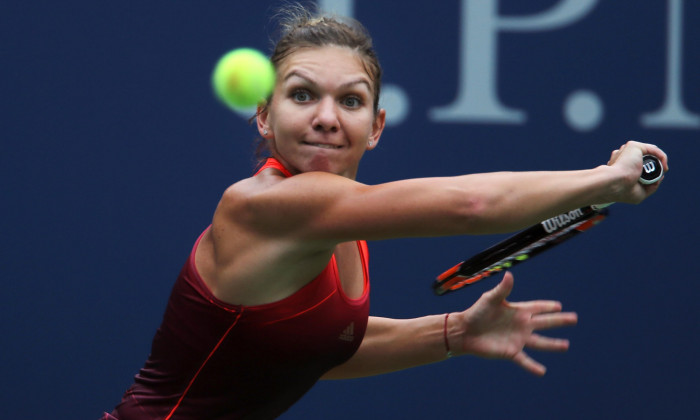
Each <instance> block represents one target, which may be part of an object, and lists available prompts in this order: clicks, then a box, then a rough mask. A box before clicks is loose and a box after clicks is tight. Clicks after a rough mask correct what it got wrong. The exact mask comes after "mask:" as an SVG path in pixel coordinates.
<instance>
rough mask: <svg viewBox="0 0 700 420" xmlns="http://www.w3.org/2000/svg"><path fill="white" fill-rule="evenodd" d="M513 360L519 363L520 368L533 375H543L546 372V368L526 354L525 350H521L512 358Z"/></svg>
mask: <svg viewBox="0 0 700 420" xmlns="http://www.w3.org/2000/svg"><path fill="white" fill-rule="evenodd" d="M513 361H514V362H515V363H516V364H517V365H519V366H520V367H521V368H523V369H525V370H526V371H528V372H530V373H532V374H533V375H537V376H543V375H544V374H545V372H547V368H546V367H545V366H544V365H543V364H541V363H539V362H537V361H536V360H534V359H533V358H531V357H530V356H528V355H527V354H526V353H525V352H523V351H521V352H520V353H518V354H517V355H516V356H515V357H514V358H513Z"/></svg>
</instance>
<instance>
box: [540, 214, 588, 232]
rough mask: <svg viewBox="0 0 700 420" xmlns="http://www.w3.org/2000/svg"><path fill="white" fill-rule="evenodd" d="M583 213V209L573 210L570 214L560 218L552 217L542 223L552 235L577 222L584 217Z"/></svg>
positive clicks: (562, 215) (561, 215)
mask: <svg viewBox="0 0 700 420" xmlns="http://www.w3.org/2000/svg"><path fill="white" fill-rule="evenodd" d="M583 216H584V214H583V211H581V209H576V210H572V211H570V212H568V213H563V214H560V215H559V216H555V217H552V218H551V219H547V220H545V221H544V222H542V227H543V228H544V230H545V231H546V232H547V233H552V232H554V231H556V230H557V229H561V228H563V227H566V226H568V225H570V224H571V223H574V222H576V221H577V220H578V219H580V218H581V217H583Z"/></svg>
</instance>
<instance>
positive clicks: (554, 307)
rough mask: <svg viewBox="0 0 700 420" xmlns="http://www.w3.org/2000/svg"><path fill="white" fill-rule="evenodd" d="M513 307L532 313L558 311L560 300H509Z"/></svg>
mask: <svg viewBox="0 0 700 420" xmlns="http://www.w3.org/2000/svg"><path fill="white" fill-rule="evenodd" d="M510 306H512V307H513V308H518V309H522V310H524V311H527V312H531V313H533V314H540V313H549V312H560V311H561V308H562V305H561V302H558V301H556V300H530V301H527V302H511V303H510Z"/></svg>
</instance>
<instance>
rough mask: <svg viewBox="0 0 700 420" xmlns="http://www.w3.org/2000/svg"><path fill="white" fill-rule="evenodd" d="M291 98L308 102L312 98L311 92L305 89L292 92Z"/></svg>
mask: <svg viewBox="0 0 700 420" xmlns="http://www.w3.org/2000/svg"><path fill="white" fill-rule="evenodd" d="M291 98H292V99H294V100H295V101H296V102H308V101H310V100H311V94H310V93H309V92H308V91H306V90H303V89H297V90H295V91H293V92H292V94H291Z"/></svg>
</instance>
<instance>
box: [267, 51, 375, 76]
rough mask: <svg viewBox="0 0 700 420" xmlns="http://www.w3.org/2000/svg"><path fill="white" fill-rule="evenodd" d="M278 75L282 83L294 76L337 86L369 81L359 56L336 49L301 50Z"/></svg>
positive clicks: (287, 60) (281, 64) (284, 65)
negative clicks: (355, 80)
mask: <svg viewBox="0 0 700 420" xmlns="http://www.w3.org/2000/svg"><path fill="white" fill-rule="evenodd" d="M278 74H279V80H280V82H282V83H283V82H284V81H286V80H287V79H288V78H291V77H294V76H298V75H301V76H302V77H304V78H307V79H310V80H312V81H316V80H318V79H332V80H334V81H338V82H341V83H342V82H344V81H346V80H349V79H359V78H363V79H365V80H366V81H367V83H369V81H370V80H371V78H370V76H369V75H368V74H367V71H366V69H365V66H364V63H363V61H362V59H361V57H360V55H359V54H358V53H357V52H355V51H354V50H351V49H350V48H346V47H339V46H324V47H313V48H301V49H299V50H297V51H295V52H293V53H292V54H290V55H289V56H287V58H286V59H285V60H284V61H283V62H282V63H280V67H279V69H278Z"/></svg>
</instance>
